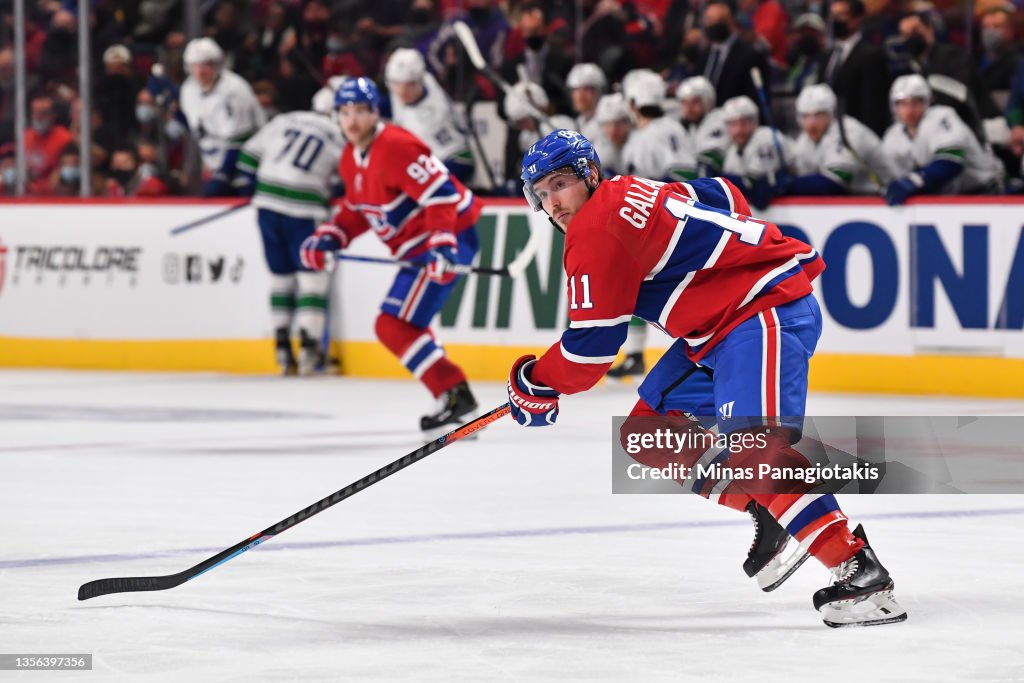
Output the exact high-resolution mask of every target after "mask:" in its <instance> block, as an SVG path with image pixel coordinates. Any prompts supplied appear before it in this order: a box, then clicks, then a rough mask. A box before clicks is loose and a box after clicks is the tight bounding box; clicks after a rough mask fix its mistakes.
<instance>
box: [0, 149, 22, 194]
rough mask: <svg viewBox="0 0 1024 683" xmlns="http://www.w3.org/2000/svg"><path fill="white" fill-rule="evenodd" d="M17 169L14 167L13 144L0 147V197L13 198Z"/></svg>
mask: <svg viewBox="0 0 1024 683" xmlns="http://www.w3.org/2000/svg"><path fill="white" fill-rule="evenodd" d="M17 183H18V169H17V168H16V166H15V159H14V143H13V142H8V143H7V144H5V145H0V197H13V196H15V195H16V194H17V191H18V186H17Z"/></svg>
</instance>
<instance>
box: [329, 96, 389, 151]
mask: <svg viewBox="0 0 1024 683" xmlns="http://www.w3.org/2000/svg"><path fill="white" fill-rule="evenodd" d="M379 120H380V116H378V114H377V112H376V111H374V110H373V109H372V108H371V107H370V105H368V104H366V103H364V102H353V103H350V104H343V105H341V107H340V108H339V109H338V124H339V125H340V126H341V131H342V132H343V133H344V134H345V139H346V140H348V141H349V143H350V144H353V145H355V146H356V147H357V148H359V149H363V148H364V147H366V145H367V144H369V142H370V140H371V139H372V138H373V133H374V130H375V129H376V127H377V122H378V121H379Z"/></svg>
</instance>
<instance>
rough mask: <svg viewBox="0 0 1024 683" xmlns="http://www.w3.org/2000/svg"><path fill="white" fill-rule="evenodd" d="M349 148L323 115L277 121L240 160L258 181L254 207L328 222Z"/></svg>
mask: <svg viewBox="0 0 1024 683" xmlns="http://www.w3.org/2000/svg"><path fill="white" fill-rule="evenodd" d="M344 144H345V143H344V138H343V137H342V134H341V128H339V127H338V125H337V124H336V123H335V122H334V121H333V120H332V119H331V118H328V117H326V116H323V115H322V114H317V113H314V112H308V111H295V112H288V113H286V114H278V115H277V116H275V117H274V118H273V119H271V120H270V123H268V124H267V125H265V126H263V128H261V129H260V130H259V132H258V133H256V135H254V136H253V137H251V138H249V140H247V141H246V143H245V145H244V146H243V147H242V152H241V154H239V157H238V168H239V170H241V171H246V172H248V173H251V174H254V175H255V176H256V191H255V193H254V194H253V201H252V203H253V205H254V206H256V207H259V208H262V209H270V210H272V211H277V212H278V213H283V214H285V215H288V216H295V217H297V218H312V219H315V220H323V219H325V218H327V215H328V205H329V202H330V199H331V196H332V194H333V188H334V186H335V185H336V184H337V179H338V176H337V168H338V159H339V158H340V157H341V150H342V148H343V146H344Z"/></svg>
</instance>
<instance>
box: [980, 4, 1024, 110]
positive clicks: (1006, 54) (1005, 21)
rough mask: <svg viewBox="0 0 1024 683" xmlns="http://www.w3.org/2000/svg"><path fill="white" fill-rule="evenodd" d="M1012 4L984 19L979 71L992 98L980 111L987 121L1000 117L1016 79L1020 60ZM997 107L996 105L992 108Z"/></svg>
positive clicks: (983, 16)
mask: <svg viewBox="0 0 1024 683" xmlns="http://www.w3.org/2000/svg"><path fill="white" fill-rule="evenodd" d="M1013 12H1014V9H1013V5H1009V4H1007V5H999V6H996V7H993V8H991V9H989V10H987V11H986V12H985V13H984V14H983V15H982V16H981V21H980V25H981V34H980V42H981V51H980V53H979V54H978V70H979V71H980V72H981V85H982V87H983V88H984V89H985V90H986V91H987V92H988V93H989V94H990V95H991V100H990V101H988V102H984V103H983V104H984V106H985V109H984V110H983V111H982V112H981V114H982V116H983V117H984V118H986V119H988V118H991V117H993V116H999V115H1001V114H1002V112H1003V111H1004V110H1005V108H1006V103H1007V101H1008V99H1009V97H1010V87H1011V85H1012V83H1013V76H1014V74H1015V73H1017V65H1018V64H1019V63H1020V60H1021V52H1020V49H1019V47H1018V46H1017V45H1016V44H1015V43H1014V30H1013ZM990 105H994V106H990Z"/></svg>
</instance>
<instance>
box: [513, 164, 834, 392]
mask: <svg viewBox="0 0 1024 683" xmlns="http://www.w3.org/2000/svg"><path fill="white" fill-rule="evenodd" d="M749 211H750V209H749V206H748V205H747V202H746V199H744V198H743V195H742V194H741V193H740V192H739V190H737V189H736V188H735V187H734V186H733V185H732V184H731V183H729V182H728V181H726V180H724V179H722V178H702V179H698V180H694V181H692V182H689V183H661V182H657V181H653V180H648V179H646V178H641V177H638V176H617V177H615V178H613V179H611V180H606V181H604V182H602V183H601V185H600V186H598V188H597V190H596V191H595V192H594V194H593V196H592V197H591V198H590V200H589V201H587V203H586V204H584V206H583V208H582V209H581V210H580V211H579V212H578V213H577V214H576V215H575V216H574V217H573V218H572V221H571V222H570V223H569V228H568V230H567V233H566V241H565V256H564V264H565V272H566V275H567V277H568V285H567V286H568V295H569V320H570V324H569V329H567V330H566V331H565V332H564V333H563V335H562V338H561V340H560V341H559V343H558V344H556V345H555V346H553V347H551V349H549V350H548V352H547V353H545V354H544V356H543V357H542V358H541V359H540V361H538V363H537V366H536V368H535V370H534V373H533V378H534V380H536V381H538V382H541V383H543V384H545V385H547V386H550V387H552V388H553V389H556V390H558V391H560V392H563V393H572V392H575V391H583V390H584V389H587V388H589V387H590V386H592V385H593V384H594V383H595V382H597V380H598V379H600V377H601V376H603V374H604V372H605V370H606V369H607V368H608V366H609V365H610V364H611V362H612V361H613V360H614V359H615V355H616V353H618V350H619V347H620V346H621V345H622V342H623V341H624V340H625V337H626V326H627V324H628V322H629V320H630V317H631V316H633V315H636V316H638V317H640V318H643V319H644V320H646V321H647V322H649V323H651V324H652V325H654V326H656V327H658V328H660V329H661V330H663V331H665V332H666V333H667V334H669V335H670V336H672V337H674V338H677V339H683V340H684V341H685V342H686V344H687V355H688V356H689V357H690V359H691V360H693V361H694V362H699V361H700V359H701V358H702V357H703V356H704V355H705V354H706V353H707V352H708V350H709V349H711V348H712V347H713V346H714V345H715V344H717V343H718V342H719V341H721V340H722V339H723V338H724V337H725V336H726V335H727V334H728V333H729V332H730V331H731V330H732V329H733V328H735V327H736V326H737V325H739V324H740V323H741V322H743V321H744V320H747V319H748V318H751V317H753V316H754V315H756V314H757V313H758V312H760V311H762V310H765V309H768V308H771V307H773V306H779V305H782V304H784V303H788V302H790V301H794V300H796V299H799V298H801V297H803V296H805V295H807V294H809V293H810V292H811V290H812V287H811V281H812V280H813V279H814V278H815V277H817V276H818V274H820V273H821V272H822V270H824V267H825V265H824V262H823V261H822V259H821V258H820V256H819V255H818V253H817V252H816V251H815V250H814V249H813V248H812V247H810V246H809V245H807V244H804V243H803V242H801V241H799V240H795V239H792V238H788V237H786V236H784V235H783V234H782V233H781V232H780V230H779V228H778V226H776V225H774V224H772V223H767V222H765V221H760V220H756V219H754V218H750V217H749V216H747V215H746V214H747V213H749Z"/></svg>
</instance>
